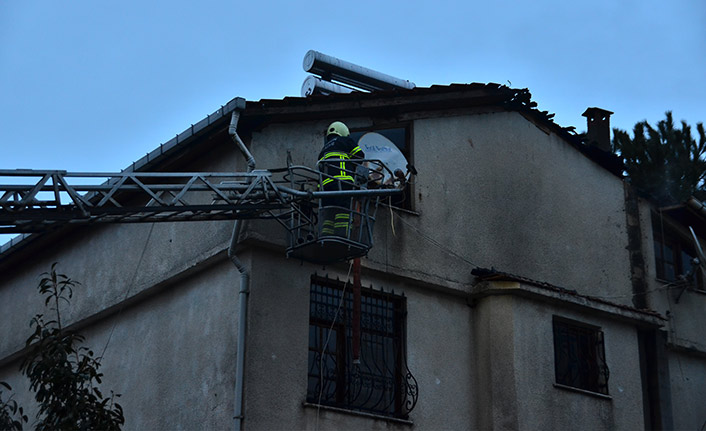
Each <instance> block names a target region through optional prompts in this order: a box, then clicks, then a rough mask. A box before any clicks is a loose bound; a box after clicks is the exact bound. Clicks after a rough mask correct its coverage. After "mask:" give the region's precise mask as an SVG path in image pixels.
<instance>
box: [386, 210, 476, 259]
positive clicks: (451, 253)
mask: <svg viewBox="0 0 706 431" xmlns="http://www.w3.org/2000/svg"><path fill="white" fill-rule="evenodd" d="M382 205H385V204H382ZM390 210H392V207H391V206H390ZM393 215H396V216H397V217H398V218H399V220H400V221H401V222H402V223H404V224H405V225H407V226H409V227H410V228H411V229H412V230H414V231H415V232H417V234H419V236H421V237H422V238H424V239H426V240H427V241H429V242H430V243H431V244H433V245H435V246H436V247H438V248H439V249H440V250H441V251H444V252H446V253H448V254H449V255H451V256H454V257H455V258H457V259H460V260H462V261H464V262H466V263H467V264H469V265H471V266H473V267H478V265H477V264H475V263H473V262H471V261H470V260H468V259H467V258H465V257H463V256H461V255H460V254H458V253H456V252H455V251H453V250H451V249H449V248H447V247H444V245H443V244H441V243H439V242H438V241H436V240H435V239H434V238H432V237H430V236H428V235H426V234H424V233H423V232H422V231H420V230H419V229H417V228H416V227H414V226H413V225H412V224H411V223H409V222H407V221H406V220H405V219H404V218H402V217H401V216H400V215H399V214H396V213H394V212H393Z"/></svg>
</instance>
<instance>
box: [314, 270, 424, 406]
mask: <svg viewBox="0 0 706 431" xmlns="http://www.w3.org/2000/svg"><path fill="white" fill-rule="evenodd" d="M344 290H345V293H344ZM352 290H353V289H352V286H351V284H350V283H348V285H347V286H345V287H344V283H343V282H340V281H333V280H330V279H328V278H323V277H318V276H313V277H312V279H311V291H310V302H309V372H308V385H307V401H308V402H310V403H315V404H322V405H329V406H333V407H340V408H345V409H350V410H359V411H364V412H368V413H374V414H379V415H385V416H392V417H396V418H403V419H405V418H407V416H408V414H409V412H410V411H411V410H412V409H413V408H414V405H415V404H416V402H417V382H416V380H415V379H414V377H413V376H412V374H411V373H410V371H409V369H408V368H407V365H406V359H405V350H404V347H405V337H404V334H405V332H404V321H405V314H406V311H405V297H404V296H399V295H394V294H391V293H386V292H383V291H381V290H376V291H374V290H372V289H367V288H363V289H361V310H360V311H361V312H360V363H359V364H354V363H353V353H352V345H353V331H352V320H353V319H352V314H353V292H352ZM342 295H345V297H344V298H343V300H342Z"/></svg>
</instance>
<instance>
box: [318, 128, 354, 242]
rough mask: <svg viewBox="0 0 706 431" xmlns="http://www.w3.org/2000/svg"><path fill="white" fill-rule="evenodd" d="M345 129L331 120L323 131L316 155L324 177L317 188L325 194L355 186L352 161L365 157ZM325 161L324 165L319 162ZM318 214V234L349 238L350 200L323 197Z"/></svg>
mask: <svg viewBox="0 0 706 431" xmlns="http://www.w3.org/2000/svg"><path fill="white" fill-rule="evenodd" d="M349 135H350V132H349V131H348V127H347V126H346V125H345V124H343V123H342V122H340V121H334V122H333V123H331V124H330V125H329V126H328V127H327V128H326V143H325V144H324V147H323V148H322V149H321V152H320V153H319V170H320V171H321V172H323V173H324V174H326V176H324V177H323V180H322V182H321V185H320V187H321V188H322V189H323V190H325V191H333V190H351V189H353V188H354V184H355V171H356V166H357V165H356V163H354V162H353V163H352V162H348V160H351V159H363V158H365V154H364V153H363V151H362V150H361V149H360V147H358V145H357V144H356V143H355V141H353V139H351V138H350V136H349ZM323 161H325V163H321V162H323ZM321 205H322V207H331V208H322V213H323V214H319V216H320V218H321V220H322V224H321V235H322V236H326V235H336V236H342V237H348V235H349V229H350V225H351V212H350V208H351V199H350V198H346V197H333V198H324V199H322V200H321Z"/></svg>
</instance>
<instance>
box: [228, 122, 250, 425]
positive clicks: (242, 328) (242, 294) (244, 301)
mask: <svg viewBox="0 0 706 431" xmlns="http://www.w3.org/2000/svg"><path fill="white" fill-rule="evenodd" d="M239 119H240V112H239V111H238V110H235V111H233V113H232V115H231V118H230V125H229V126H228V134H229V135H230V136H231V138H232V139H233V142H235V144H236V145H237V146H238V148H239V149H240V151H241V152H242V153H243V155H244V156H245V159H246V160H247V163H248V173H250V172H252V171H253V170H254V169H255V158H254V157H253V155H252V154H251V153H250V151H249V150H248V148H247V147H246V146H245V143H243V141H242V139H240V136H238V132H237V129H238V120H239ZM242 225H243V221H242V220H236V221H235V223H234V224H233V233H232V235H231V238H230V246H229V247H228V258H229V259H230V260H231V262H233V265H235V267H236V268H237V269H238V271H239V272H240V290H239V292H238V304H239V307H240V310H239V313H238V341H237V343H238V344H237V351H236V360H235V390H234V391H235V412H234V417H233V418H234V419H235V431H240V430H241V429H242V426H243V419H244V416H243V386H244V385H243V383H244V382H243V376H244V374H245V372H244V371H245V338H246V336H247V331H246V325H247V315H248V295H249V293H250V272H249V271H248V269H247V268H246V267H245V265H243V263H242V262H241V261H240V259H238V256H237V255H236V254H235V249H236V248H237V246H238V241H239V237H240V231H241V229H242Z"/></svg>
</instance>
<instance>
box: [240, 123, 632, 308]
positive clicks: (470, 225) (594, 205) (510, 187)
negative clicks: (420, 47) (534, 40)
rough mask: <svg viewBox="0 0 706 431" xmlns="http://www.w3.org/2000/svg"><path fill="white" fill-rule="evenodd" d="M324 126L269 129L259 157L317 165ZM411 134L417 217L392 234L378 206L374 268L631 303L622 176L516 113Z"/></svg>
mask: <svg viewBox="0 0 706 431" xmlns="http://www.w3.org/2000/svg"><path fill="white" fill-rule="evenodd" d="M344 120H345V121H347V122H348V124H349V125H350V127H351V128H353V127H369V126H371V125H372V121H370V120H366V119H344ZM324 127H325V122H318V123H315V122H311V123H305V124H291V125H274V126H270V127H267V128H266V129H264V130H263V131H262V132H261V133H258V134H255V135H254V136H253V139H252V149H253V154H254V155H255V157H256V159H258V160H260V162H259V163H260V164H261V165H263V166H265V165H267V166H268V167H269V166H271V165H278V166H279V165H282V164H283V163H284V160H285V157H286V150H290V151H291V152H292V156H293V161H294V163H295V164H297V163H301V164H308V165H312V164H313V163H315V162H316V160H315V158H316V155H317V154H318V151H319V150H320V147H321V142H322V139H323V136H322V133H321V130H323V128H324ZM410 132H411V134H412V143H411V144H412V148H413V152H414V160H415V163H416V166H417V169H418V171H419V175H418V176H417V177H416V178H415V180H414V182H415V183H414V186H413V190H414V200H415V202H414V210H415V211H416V212H418V213H419V215H418V216H415V215H410V214H405V213H398V214H397V215H396V216H395V218H396V220H395V221H396V223H395V236H394V237H393V236H392V235H391V233H392V230H391V227H390V224H391V222H390V217H389V214H388V213H387V212H384V211H380V212H379V213H378V215H379V218H378V223H377V226H378V229H376V237H375V241H376V244H377V246H376V247H374V248H373V250H371V252H370V254H369V256H368V258H369V259H368V261H367V263H366V264H367V265H370V266H371V267H375V268H379V269H383V268H384V270H386V271H391V272H393V273H397V274H406V275H411V276H412V277H415V278H421V279H428V280H429V281H431V282H434V283H435V284H450V285H452V286H455V287H457V288H458V286H459V285H462V284H467V283H469V282H471V281H472V277H471V276H470V270H471V269H472V268H473V267H475V266H482V267H491V266H493V267H495V268H497V269H500V270H502V271H505V272H510V273H515V274H518V275H524V276H527V277H532V278H535V279H537V280H542V281H546V282H549V283H552V284H555V285H559V286H564V287H567V288H571V289H576V290H578V291H580V292H584V293H587V294H591V295H597V296H598V295H606V296H611V297H614V296H619V295H620V294H621V293H622V294H623V295H626V297H625V298H619V299H618V300H617V301H618V302H623V303H625V304H631V303H630V298H629V297H628V296H629V294H630V271H629V268H630V267H629V260H628V253H627V251H626V249H625V247H626V245H627V235H626V227H625V213H624V198H623V189H622V183H621V181H620V179H618V178H617V177H615V176H614V175H612V174H610V173H609V172H607V171H606V170H605V169H603V168H601V167H599V166H598V165H597V164H595V163H594V162H592V161H590V160H589V159H588V158H586V157H585V156H583V155H582V154H580V153H579V152H578V151H577V150H576V149H575V148H573V147H571V146H570V145H569V144H567V143H566V142H564V141H563V140H561V139H559V138H558V137H556V136H555V135H553V134H551V135H550V134H547V133H545V132H544V131H542V130H540V129H539V128H538V127H537V126H535V125H534V124H533V123H531V122H530V121H528V120H527V119H525V118H524V117H522V116H521V115H520V114H518V113H513V112H507V113H488V114H480V115H459V116H453V117H449V116H446V117H439V118H428V119H418V120H416V121H414V122H413V123H412V126H411V128H410ZM265 160H267V161H268V162H264V161H265ZM270 160H274V161H275V162H274V163H273V162H269V161H270ZM277 161H279V162H277ZM256 230H258V231H260V232H261V233H262V236H267V235H266V234H267V232H268V231H271V229H269V228H268V226H265V225H261V226H260V227H259V228H256ZM281 238H282V240H283V238H284V237H283V236H282V237H281Z"/></svg>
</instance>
